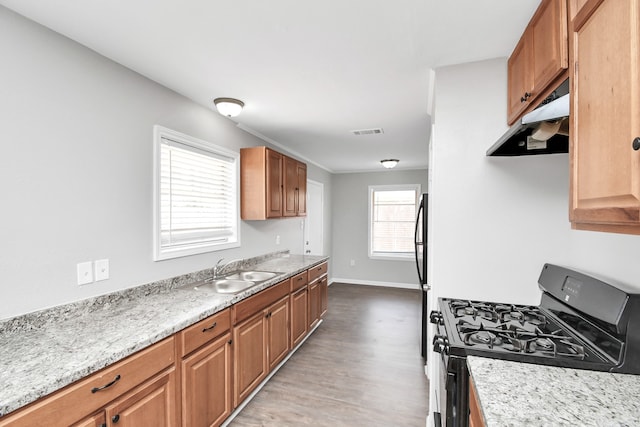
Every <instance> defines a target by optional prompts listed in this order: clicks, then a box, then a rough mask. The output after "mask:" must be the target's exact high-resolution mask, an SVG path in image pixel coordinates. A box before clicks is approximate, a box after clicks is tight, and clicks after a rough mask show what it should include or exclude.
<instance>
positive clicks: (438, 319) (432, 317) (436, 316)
mask: <svg viewBox="0 0 640 427" xmlns="http://www.w3.org/2000/svg"><path fill="white" fill-rule="evenodd" d="M429 321H430V322H431V323H434V324H436V325H444V318H443V317H442V313H440V312H439V311H435V310H434V311H432V312H431V313H430V314H429Z"/></svg>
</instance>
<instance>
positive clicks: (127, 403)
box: [0, 263, 327, 427]
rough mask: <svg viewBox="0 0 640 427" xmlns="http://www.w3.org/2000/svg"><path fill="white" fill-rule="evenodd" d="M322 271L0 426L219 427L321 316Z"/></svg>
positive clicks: (248, 301) (88, 379) (167, 341)
mask: <svg viewBox="0 0 640 427" xmlns="http://www.w3.org/2000/svg"><path fill="white" fill-rule="evenodd" d="M326 269H327V265H326V263H323V264H321V265H320V266H316V267H314V269H313V271H312V270H311V269H309V270H308V271H304V272H302V273H300V274H298V275H296V276H294V277H293V278H292V279H287V280H285V281H283V282H280V283H278V284H276V285H274V286H271V287H269V288H268V289H265V290H263V291H261V292H259V293H257V294H255V295H253V296H251V297H249V298H247V299H245V300H242V301H240V302H239V303H237V304H234V305H233V306H232V307H231V308H229V309H225V310H222V311H220V312H218V313H216V314H214V315H212V316H210V317H208V318H206V319H203V320H201V321H199V322H197V323H195V324H193V325H191V326H189V327H187V328H185V329H184V330H182V331H180V332H177V333H176V334H175V335H174V336H171V337H169V338H167V339H165V340H163V341H160V342H158V343H156V344H154V345H152V346H150V347H148V348H146V349H144V350H141V351H139V352H138V353H136V354H134V355H131V356H129V357H127V358H125V359H123V360H121V361H119V362H117V363H115V364H113V365H111V366H108V367H107V368H105V369H103V370H101V371H99V372H97V373H95V374H92V375H89V376H88V377H86V378H84V379H82V380H80V381H78V382H76V383H74V384H71V385H69V386H68V387H65V388H63V389H62V390H59V391H57V392H55V393H53V394H51V395H50V396H47V397H44V398H42V399H40V400H38V401H36V402H34V403H32V404H30V405H28V406H26V407H24V408H22V409H20V410H18V411H16V412H15V413H13V414H9V415H7V416H4V417H2V418H0V427H26V426H29V427H30V426H41V425H42V426H44V425H56V426H57V425H61V426H62V425H63V426H72V427H119V426H154V427H173V426H180V425H182V426H184V427H216V426H219V425H221V424H222V423H223V422H224V421H225V420H226V419H227V418H228V417H229V415H230V414H231V413H232V412H233V410H234V409H235V408H236V407H238V405H239V404H240V403H241V402H242V401H243V400H244V399H246V398H247V396H249V394H251V392H252V391H253V390H254V389H255V388H256V387H257V386H258V385H259V384H260V383H261V382H262V381H263V380H264V379H265V378H266V377H267V375H268V374H269V372H270V371H271V370H273V369H274V368H275V367H276V366H277V365H278V364H279V363H281V362H282V360H284V359H285V358H286V357H287V355H288V354H289V352H290V351H291V349H292V348H293V347H294V346H296V345H298V344H299V343H300V342H302V340H303V339H304V338H305V337H306V335H307V334H308V332H309V331H310V325H313V326H315V324H316V323H317V322H318V321H319V319H320V318H321V316H323V315H324V313H326V311H327V276H326ZM311 277H313V278H314V281H313V282H312V283H311V284H307V279H308V278H311ZM294 279H296V280H294Z"/></svg>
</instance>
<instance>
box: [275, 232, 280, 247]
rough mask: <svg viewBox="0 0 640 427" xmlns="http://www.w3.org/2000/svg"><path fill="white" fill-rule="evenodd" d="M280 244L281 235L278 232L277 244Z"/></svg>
mask: <svg viewBox="0 0 640 427" xmlns="http://www.w3.org/2000/svg"><path fill="white" fill-rule="evenodd" d="M279 244H280V235H279V234H278V235H277V236H276V245H279Z"/></svg>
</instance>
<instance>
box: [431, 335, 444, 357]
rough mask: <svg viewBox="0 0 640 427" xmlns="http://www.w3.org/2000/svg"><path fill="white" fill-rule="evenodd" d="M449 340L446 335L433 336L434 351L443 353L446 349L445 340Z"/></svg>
mask: <svg viewBox="0 0 640 427" xmlns="http://www.w3.org/2000/svg"><path fill="white" fill-rule="evenodd" d="M446 339H447V337H445V336H444V335H434V336H433V342H432V344H433V351H435V352H436V353H442V350H444V347H445V340H446Z"/></svg>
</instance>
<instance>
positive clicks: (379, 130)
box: [351, 128, 384, 135]
mask: <svg viewBox="0 0 640 427" xmlns="http://www.w3.org/2000/svg"><path fill="white" fill-rule="evenodd" d="M351 132H353V134H354V135H376V134H379V133H384V131H383V130H382V128H374V129H358V130H352V131H351Z"/></svg>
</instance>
